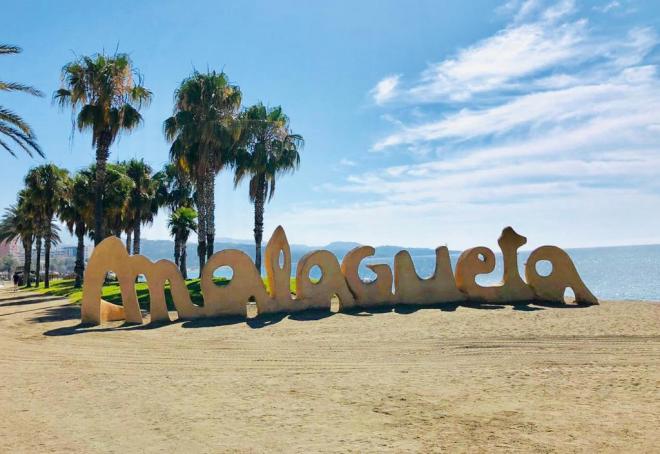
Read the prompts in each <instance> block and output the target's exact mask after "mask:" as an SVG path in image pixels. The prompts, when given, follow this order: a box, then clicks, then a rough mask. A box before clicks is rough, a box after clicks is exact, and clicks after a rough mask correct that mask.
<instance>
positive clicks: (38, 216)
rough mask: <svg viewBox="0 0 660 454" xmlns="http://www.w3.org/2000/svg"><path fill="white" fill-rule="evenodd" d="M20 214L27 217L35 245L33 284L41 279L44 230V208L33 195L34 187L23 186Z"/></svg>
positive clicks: (37, 283)
mask: <svg viewBox="0 0 660 454" xmlns="http://www.w3.org/2000/svg"><path fill="white" fill-rule="evenodd" d="M20 203H21V214H22V215H23V216H25V217H26V218H28V219H29V223H30V225H31V226H32V233H33V235H34V246H35V252H36V253H35V280H34V283H35V286H37V287H38V286H39V283H40V281H41V249H42V248H41V246H42V244H43V238H44V234H45V231H46V225H45V221H44V210H43V207H42V206H41V204H40V203H39V201H38V198H37V197H36V196H35V195H34V188H30V187H25V188H24V189H23V190H22V191H21V194H20Z"/></svg>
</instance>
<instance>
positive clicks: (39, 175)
mask: <svg viewBox="0 0 660 454" xmlns="http://www.w3.org/2000/svg"><path fill="white" fill-rule="evenodd" d="M68 180H69V172H68V171H67V170H66V169H61V168H59V167H57V166H56V165H54V164H44V165H41V166H38V167H34V168H32V169H30V171H29V172H28V173H27V175H26V177H25V185H26V187H27V188H28V193H29V195H30V197H31V199H32V203H33V204H34V206H35V209H37V210H40V213H39V218H40V219H41V221H42V222H41V225H42V226H43V239H44V261H45V263H44V271H45V276H44V288H49V286H50V277H49V274H50V249H51V246H52V244H53V228H52V225H53V221H54V220H55V214H56V213H57V211H58V210H59V208H60V207H61V206H62V204H63V201H64V198H65V196H66V190H67V185H68ZM40 240H41V235H39V236H38V237H37V263H39V256H40V253H41V244H40V243H41V241H40Z"/></svg>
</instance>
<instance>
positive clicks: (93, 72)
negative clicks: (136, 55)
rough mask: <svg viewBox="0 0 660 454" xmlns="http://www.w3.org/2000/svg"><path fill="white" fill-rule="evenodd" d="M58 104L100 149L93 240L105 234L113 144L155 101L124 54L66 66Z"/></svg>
mask: <svg viewBox="0 0 660 454" xmlns="http://www.w3.org/2000/svg"><path fill="white" fill-rule="evenodd" d="M53 97H54V100H55V101H56V102H57V103H58V104H59V105H60V107H65V106H71V108H72V110H73V112H74V113H75V112H77V113H78V115H77V119H76V124H77V127H78V130H80V131H83V130H85V129H89V130H91V131H92V146H94V147H96V175H95V185H96V191H95V197H96V199H95V201H94V244H98V243H100V242H101V241H102V240H103V239H104V238H105V236H106V235H105V229H104V223H103V221H104V218H103V214H104V209H103V204H104V198H105V197H104V193H103V188H104V186H105V179H106V171H107V162H108V158H109V156H110V145H112V143H113V142H114V141H115V139H116V138H117V136H118V135H119V133H120V132H122V131H127V132H128V131H131V130H133V129H135V128H136V127H137V126H139V124H140V123H141V122H142V116H141V115H140V112H139V111H140V109H141V108H142V106H143V105H147V104H149V102H150V101H151V92H150V91H149V90H147V89H146V88H145V87H144V86H143V85H142V76H141V75H140V74H139V73H138V72H137V70H136V69H135V68H134V66H133V62H132V61H131V59H130V57H129V56H128V55H126V54H115V55H112V56H107V55H105V54H96V55H93V56H91V57H90V56H84V57H80V58H79V59H77V60H75V61H72V62H70V63H67V64H66V65H65V66H64V67H63V68H62V88H60V89H59V90H57V91H56V92H55V94H54V96H53Z"/></svg>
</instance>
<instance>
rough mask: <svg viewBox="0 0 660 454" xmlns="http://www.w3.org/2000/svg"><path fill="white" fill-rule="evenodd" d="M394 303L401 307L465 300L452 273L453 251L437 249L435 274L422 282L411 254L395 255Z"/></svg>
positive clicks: (444, 248) (404, 252)
mask: <svg viewBox="0 0 660 454" xmlns="http://www.w3.org/2000/svg"><path fill="white" fill-rule="evenodd" d="M394 288H395V291H394V300H395V301H396V302H397V303H399V304H434V303H445V302H454V301H463V300H465V298H466V297H465V295H464V294H463V293H461V292H460V291H459V290H458V288H457V287H456V281H455V280H454V274H453V273H452V271H451V262H450V260H449V251H448V250H447V248H446V247H445V246H441V247H439V248H437V249H436V250H435V272H434V273H433V276H431V277H429V278H427V279H422V278H420V277H419V275H418V274H417V272H416V271H415V265H414V264H413V261H412V258H411V257H410V253H409V252H408V251H400V252H398V253H397V254H396V255H395V256H394Z"/></svg>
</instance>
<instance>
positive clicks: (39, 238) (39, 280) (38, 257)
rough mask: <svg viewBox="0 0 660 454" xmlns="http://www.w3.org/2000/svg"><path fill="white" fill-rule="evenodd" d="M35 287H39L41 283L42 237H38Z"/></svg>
mask: <svg viewBox="0 0 660 454" xmlns="http://www.w3.org/2000/svg"><path fill="white" fill-rule="evenodd" d="M35 268H36V270H35V275H36V278H35V280H34V286H35V287H39V282H41V236H38V237H37V264H36V267H35Z"/></svg>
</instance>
